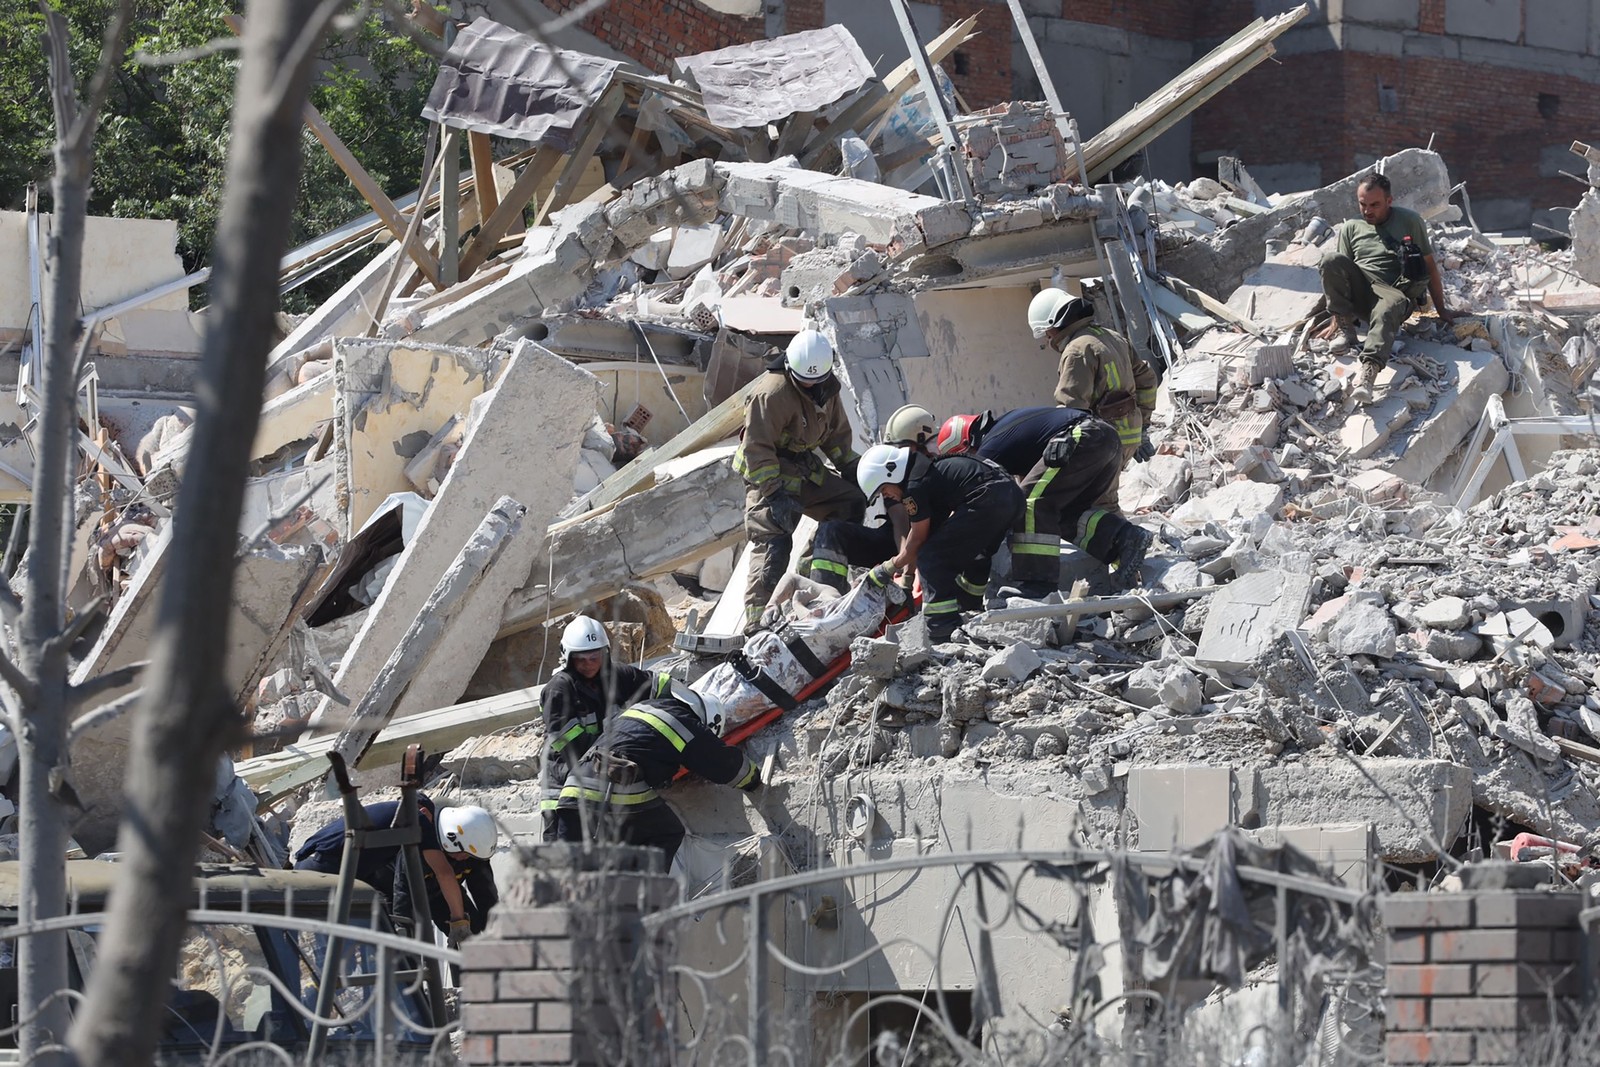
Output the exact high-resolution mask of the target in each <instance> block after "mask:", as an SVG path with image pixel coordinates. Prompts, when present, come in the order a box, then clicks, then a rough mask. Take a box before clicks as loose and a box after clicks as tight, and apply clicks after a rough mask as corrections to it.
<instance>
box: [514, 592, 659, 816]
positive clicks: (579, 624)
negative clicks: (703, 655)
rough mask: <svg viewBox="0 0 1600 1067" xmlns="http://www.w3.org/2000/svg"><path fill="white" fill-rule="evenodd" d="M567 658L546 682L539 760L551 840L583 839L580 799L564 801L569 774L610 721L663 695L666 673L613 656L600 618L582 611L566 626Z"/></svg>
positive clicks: (543, 812)
mask: <svg viewBox="0 0 1600 1067" xmlns="http://www.w3.org/2000/svg"><path fill="white" fill-rule="evenodd" d="M561 654H562V659H563V660H564V661H565V662H564V663H563V665H562V666H561V669H560V670H557V671H556V672H555V673H554V674H552V675H551V676H550V680H549V681H548V682H546V683H545V686H544V695H543V697H541V698H540V701H539V705H540V707H539V710H540V711H541V712H542V713H543V715H544V748H543V749H542V750H541V751H540V753H539V756H540V762H539V790H540V793H539V812H540V815H541V817H542V820H543V822H544V839H545V840H546V841H581V840H583V832H582V829H581V828H580V827H579V825H578V804H577V801H575V800H572V801H563V800H562V798H561V789H562V786H564V785H565V784H566V781H567V775H568V774H570V773H571V772H572V771H573V770H574V769H575V768H576V767H577V766H578V761H579V760H580V759H582V758H583V756H584V754H585V753H586V752H588V751H589V749H590V748H591V747H592V746H593V745H594V743H595V740H596V739H597V738H598V737H599V736H600V731H601V730H602V729H603V728H604V727H605V724H606V722H607V720H609V719H610V718H611V717H612V716H614V715H615V714H616V713H617V712H618V711H620V710H622V709H623V708H625V707H627V706H628V705H630V704H632V703H633V702H634V701H636V700H643V699H645V698H646V697H651V696H656V697H659V696H662V695H664V694H665V693H666V692H667V690H668V688H669V686H670V685H671V677H670V676H669V675H667V674H665V673H662V674H651V673H650V672H648V671H644V670H640V669H639V668H638V667H634V666H630V665H629V664H626V663H616V662H614V661H613V660H612V659H611V637H610V635H609V634H607V633H606V628H605V627H604V626H602V625H600V622H599V620H598V619H591V618H589V616H587V615H579V616H578V617H577V618H575V619H573V620H572V621H571V622H569V623H567V628H566V629H565V630H562V631H561Z"/></svg>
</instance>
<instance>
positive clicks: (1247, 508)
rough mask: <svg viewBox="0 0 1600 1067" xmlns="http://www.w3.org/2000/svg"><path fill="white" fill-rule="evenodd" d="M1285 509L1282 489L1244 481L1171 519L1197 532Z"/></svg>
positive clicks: (1187, 506) (1184, 506)
mask: <svg viewBox="0 0 1600 1067" xmlns="http://www.w3.org/2000/svg"><path fill="white" fill-rule="evenodd" d="M1282 507H1283V489H1282V488H1281V487H1280V486H1276V485H1272V484H1270V483H1263V482H1252V481H1249V480H1245V481H1238V482H1229V483H1228V484H1227V485H1224V486H1221V487H1220V488H1217V489H1213V490H1212V491H1211V492H1209V493H1207V494H1206V495H1205V496H1203V497H1197V498H1193V499H1190V500H1188V501H1186V502H1184V503H1183V504H1182V505H1181V506H1179V507H1178V508H1177V510H1175V511H1173V513H1172V515H1171V516H1170V518H1171V519H1172V521H1173V522H1174V523H1176V524H1177V525H1178V526H1181V527H1183V528H1184V529H1186V530H1198V529H1200V528H1201V527H1203V526H1205V525H1206V524H1207V523H1209V522H1216V523H1223V524H1226V523H1229V522H1233V521H1235V520H1243V521H1245V522H1249V521H1250V520H1252V519H1254V518H1255V517H1256V516H1258V515H1266V516H1267V517H1268V518H1276V517H1277V514H1278V511H1279V509H1281V508H1282ZM1296 621H1297V622H1298V621H1299V620H1296Z"/></svg>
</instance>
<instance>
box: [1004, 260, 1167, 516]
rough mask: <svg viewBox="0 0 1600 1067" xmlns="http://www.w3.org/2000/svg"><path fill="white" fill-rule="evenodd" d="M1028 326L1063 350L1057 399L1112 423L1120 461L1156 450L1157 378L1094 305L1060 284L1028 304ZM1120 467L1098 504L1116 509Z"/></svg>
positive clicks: (1065, 404) (1036, 334) (1037, 336)
mask: <svg viewBox="0 0 1600 1067" xmlns="http://www.w3.org/2000/svg"><path fill="white" fill-rule="evenodd" d="M1028 326H1029V328H1030V329H1031V330H1032V331H1033V336H1034V337H1035V338H1036V339H1040V340H1043V341H1044V342H1045V345H1047V346H1049V347H1050V348H1053V349H1055V350H1056V351H1057V352H1059V353H1061V367H1060V376H1059V378H1058V380H1057V382H1056V403H1057V404H1058V405H1060V406H1061V407H1068V408H1078V409H1080V410H1082V411H1087V412H1090V413H1091V414H1093V415H1095V416H1097V417H1098V418H1101V419H1104V420H1105V421H1106V422H1109V423H1110V424H1111V425H1112V426H1114V427H1116V430H1117V438H1118V440H1120V441H1121V442H1122V463H1123V466H1126V465H1127V463H1128V460H1130V459H1132V458H1134V456H1136V455H1138V456H1140V457H1141V458H1149V456H1151V455H1153V454H1154V452H1155V450H1154V449H1153V448H1152V447H1151V445H1150V442H1149V438H1148V436H1147V427H1148V426H1149V424H1150V417H1151V415H1153V414H1154V413H1155V409H1156V388H1157V386H1159V385H1160V384H1161V383H1160V379H1158V378H1157V377H1156V372H1155V371H1154V370H1153V369H1152V368H1151V366H1150V364H1148V363H1146V362H1145V361H1144V360H1143V359H1140V358H1139V357H1138V356H1135V355H1134V354H1133V346H1132V345H1130V344H1129V343H1128V339H1127V338H1126V337H1123V336H1122V335H1121V334H1119V333H1117V332H1116V331H1115V330H1108V329H1106V328H1104V327H1102V326H1096V325H1095V324H1094V305H1093V304H1091V303H1089V301H1087V300H1085V299H1083V298H1082V297H1076V296H1068V295H1067V294H1066V293H1065V292H1063V291H1062V290H1060V289H1044V290H1041V291H1040V293H1039V295H1038V296H1035V297H1034V298H1033V300H1032V301H1031V302H1030V303H1029V304H1028ZM1121 482H1122V472H1121V469H1120V468H1119V469H1118V471H1117V475H1116V477H1114V478H1113V479H1112V480H1111V485H1110V486H1109V487H1107V489H1106V491H1105V494H1104V495H1103V496H1101V497H1100V499H1099V500H1097V501H1095V504H1096V506H1097V507H1101V508H1104V509H1106V510H1108V511H1118V510H1119V509H1120V506H1119V504H1118V500H1117V490H1118V486H1119V485H1120V484H1121Z"/></svg>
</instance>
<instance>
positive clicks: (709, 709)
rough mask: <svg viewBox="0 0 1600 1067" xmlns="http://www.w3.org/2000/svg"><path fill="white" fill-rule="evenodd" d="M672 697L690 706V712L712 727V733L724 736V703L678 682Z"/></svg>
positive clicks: (673, 685) (673, 689)
mask: <svg viewBox="0 0 1600 1067" xmlns="http://www.w3.org/2000/svg"><path fill="white" fill-rule="evenodd" d="M672 696H673V698H674V699H676V700H681V701H683V702H684V703H685V704H687V705H689V710H690V711H692V712H694V713H695V715H697V716H699V718H700V721H701V722H703V723H705V724H706V725H707V726H709V727H711V732H712V733H714V734H717V735H718V736H720V735H721V734H722V726H723V720H724V715H723V707H722V701H720V700H718V699H717V698H715V697H708V696H706V695H705V694H704V693H697V692H695V691H694V690H693V689H690V688H689V687H688V686H686V685H682V684H680V683H678V682H673V683H672Z"/></svg>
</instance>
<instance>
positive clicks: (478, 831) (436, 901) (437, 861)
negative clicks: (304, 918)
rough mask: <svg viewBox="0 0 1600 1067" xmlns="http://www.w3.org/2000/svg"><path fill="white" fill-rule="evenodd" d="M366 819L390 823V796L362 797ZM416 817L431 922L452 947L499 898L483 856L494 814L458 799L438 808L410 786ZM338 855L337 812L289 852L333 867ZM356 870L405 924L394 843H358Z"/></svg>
mask: <svg viewBox="0 0 1600 1067" xmlns="http://www.w3.org/2000/svg"><path fill="white" fill-rule="evenodd" d="M363 807H364V808H365V809H366V812H367V823H368V825H369V826H371V827H373V828H375V829H386V828H388V827H391V826H393V825H394V819H395V816H396V815H397V814H398V813H399V811H400V802H399V801H398V800H385V801H380V802H379V803H376V804H366V805H363ZM417 817H418V820H419V821H420V823H421V824H422V825H421V831H422V833H421V841H420V842H419V846H418V847H419V848H421V850H422V869H423V881H424V882H425V883H426V885H427V892H428V914H429V916H430V917H431V918H432V919H433V925H434V926H436V927H438V928H439V931H440V932H441V933H443V934H445V935H447V937H448V938H449V941H450V947H451V948H456V947H458V946H459V945H460V944H461V942H462V941H465V940H466V938H467V935H468V934H478V933H482V932H483V928H484V926H485V925H487V924H488V922H489V909H490V908H493V907H494V906H495V903H496V902H497V901H498V900H499V899H500V894H499V891H498V890H497V889H496V887H495V883H494V872H493V871H492V870H491V869H490V867H489V858H490V857H491V856H493V855H494V848H495V843H496V842H497V841H498V840H499V836H500V834H499V830H498V829H497V828H496V826H495V823H494V816H492V815H490V814H489V813H488V812H487V811H485V810H484V809H482V808H480V807H476V806H472V805H463V806H457V807H447V808H444V809H443V810H439V809H438V808H437V806H436V805H435V804H434V802H433V800H432V799H431V798H430V797H428V796H426V795H424V794H421V793H419V794H417ZM343 862H344V819H343V817H340V818H337V819H335V820H333V821H332V822H330V823H328V824H327V825H326V826H324V827H323V828H322V829H320V830H318V831H317V832H316V833H314V834H312V835H311V836H310V837H309V838H307V839H306V843H305V844H303V845H301V846H300V850H299V851H298V852H296V853H295V854H294V869H295V870H297V871H322V872H324V873H326V874H338V873H339V867H340V865H341V864H342V863H343ZM356 877H357V878H359V879H361V880H362V881H363V882H365V883H367V884H368V885H370V886H371V887H372V888H374V889H376V890H377V891H378V892H380V893H382V894H384V895H385V896H386V897H388V899H389V910H390V913H391V914H392V915H393V917H394V921H395V925H396V926H399V927H408V926H409V925H410V924H411V915H412V908H411V884H410V882H409V881H407V878H406V864H405V860H404V858H403V854H402V851H401V846H399V845H385V846H381V847H378V848H365V847H363V848H362V850H361V859H360V860H359V861H358V863H357V866H356Z"/></svg>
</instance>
